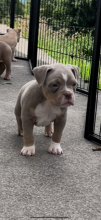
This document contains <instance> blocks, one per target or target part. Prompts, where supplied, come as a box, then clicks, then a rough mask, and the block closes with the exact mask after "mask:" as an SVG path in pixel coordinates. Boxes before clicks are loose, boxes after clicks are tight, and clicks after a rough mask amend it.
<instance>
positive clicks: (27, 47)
mask: <svg viewBox="0 0 101 220" xmlns="http://www.w3.org/2000/svg"><path fill="white" fill-rule="evenodd" d="M39 2H40V1H38V0H37V1H35V0H0V34H5V33H7V32H6V29H7V28H9V27H11V28H19V29H21V37H20V41H19V43H18V44H17V46H16V51H15V57H17V58H19V59H26V60H30V61H31V62H30V64H31V66H35V65H36V63H35V55H36V53H35V51H36V50H35V47H36V45H37V42H36V41H37V32H38V27H37V28H36V24H37V23H38V22H37V19H38V17H39V14H38V3H39ZM33 60H34V62H33Z"/></svg>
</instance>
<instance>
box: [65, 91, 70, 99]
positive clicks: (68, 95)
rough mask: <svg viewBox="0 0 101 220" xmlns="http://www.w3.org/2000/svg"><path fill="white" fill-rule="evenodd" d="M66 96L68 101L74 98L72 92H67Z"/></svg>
mask: <svg viewBox="0 0 101 220" xmlns="http://www.w3.org/2000/svg"><path fill="white" fill-rule="evenodd" d="M64 96H65V98H66V99H70V98H71V96H72V93H71V92H66V93H64Z"/></svg>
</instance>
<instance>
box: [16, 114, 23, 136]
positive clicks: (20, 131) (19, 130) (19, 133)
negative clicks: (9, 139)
mask: <svg viewBox="0 0 101 220" xmlns="http://www.w3.org/2000/svg"><path fill="white" fill-rule="evenodd" d="M16 120H17V125H18V135H19V136H23V128H22V120H21V118H20V117H16Z"/></svg>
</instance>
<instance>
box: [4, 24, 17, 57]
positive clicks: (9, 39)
mask: <svg viewBox="0 0 101 220" xmlns="http://www.w3.org/2000/svg"><path fill="white" fill-rule="evenodd" d="M20 32H21V29H12V28H9V29H7V34H5V35H0V41H3V42H5V43H6V44H8V45H9V46H10V47H11V49H12V61H17V60H16V59H15V58H14V51H15V47H16V45H17V43H18V42H19V39H20ZM5 56H6V54H5Z"/></svg>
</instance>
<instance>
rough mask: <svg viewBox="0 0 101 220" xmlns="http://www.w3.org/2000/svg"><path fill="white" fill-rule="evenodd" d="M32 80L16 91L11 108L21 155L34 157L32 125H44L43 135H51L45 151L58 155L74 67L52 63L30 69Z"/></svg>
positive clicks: (74, 82)
mask: <svg viewBox="0 0 101 220" xmlns="http://www.w3.org/2000/svg"><path fill="white" fill-rule="evenodd" d="M33 74H34V75H35V78H36V80H32V81H30V82H28V83H26V84H25V85H24V86H23V87H22V88H21V90H20V92H19V95H18V99H17V103H16V106H15V115H16V119H17V124H18V134H19V135H22V134H23V139H24V147H23V148H22V150H21V154H22V155H34V154H35V142H34V135H33V126H34V125H36V126H45V135H46V136H51V134H52V126H51V123H52V122H54V123H53V124H54V133H53V135H52V140H51V143H50V146H49V148H48V152H50V153H53V154H62V153H63V150H62V148H61V146H60V141H61V136H62V132H63V129H64V127H65V124H66V113H67V107H69V106H71V105H74V101H75V90H76V86H77V79H78V77H79V72H78V67H76V66H72V65H63V64H52V65H43V66H39V67H36V68H34V69H33Z"/></svg>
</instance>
